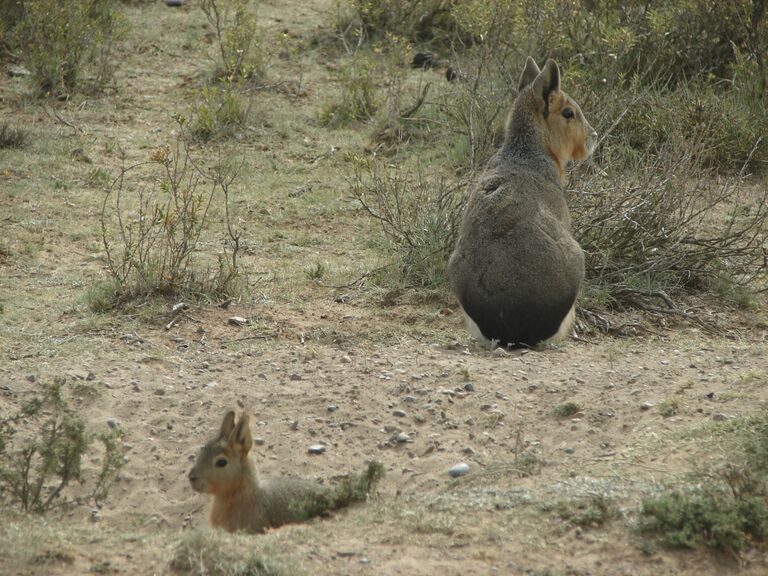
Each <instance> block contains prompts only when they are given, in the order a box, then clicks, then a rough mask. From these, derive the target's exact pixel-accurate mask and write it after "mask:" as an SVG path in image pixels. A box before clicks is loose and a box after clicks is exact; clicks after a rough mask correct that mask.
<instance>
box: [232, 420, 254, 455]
mask: <svg viewBox="0 0 768 576" xmlns="http://www.w3.org/2000/svg"><path fill="white" fill-rule="evenodd" d="M227 444H228V445H229V447H230V448H232V449H234V450H236V451H237V452H239V453H240V455H241V456H242V457H243V458H245V457H246V456H247V455H248V452H250V451H251V447H252V446H253V437H252V436H251V424H250V418H248V414H246V413H245V412H243V415H242V416H241V417H240V421H239V422H238V423H237V425H236V426H235V429H234V430H232V433H231V434H230V435H229V439H228V440H227Z"/></svg>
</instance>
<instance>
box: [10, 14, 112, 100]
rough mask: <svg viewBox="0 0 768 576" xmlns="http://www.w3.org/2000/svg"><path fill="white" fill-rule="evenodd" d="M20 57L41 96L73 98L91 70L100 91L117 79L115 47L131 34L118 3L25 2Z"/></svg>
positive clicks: (21, 26) (19, 25)
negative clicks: (75, 91) (70, 96)
mask: <svg viewBox="0 0 768 576" xmlns="http://www.w3.org/2000/svg"><path fill="white" fill-rule="evenodd" d="M20 1H21V5H22V6H23V10H24V13H23V18H22V19H21V21H20V22H19V24H18V26H17V32H18V39H19V45H20V47H21V54H22V57H23V59H24V62H25V63H26V65H27V67H28V68H29V70H30V73H31V74H30V76H31V79H32V82H33V84H34V90H35V92H36V93H37V94H38V95H47V94H51V95H53V96H66V95H69V94H70V93H71V92H72V91H73V90H75V88H77V87H79V85H80V84H81V81H82V79H83V76H84V72H85V71H86V69H88V70H90V71H91V72H92V74H93V76H94V80H95V84H96V86H97V87H101V86H104V85H105V84H106V83H107V82H108V81H109V80H110V79H111V77H112V63H111V52H112V49H113V46H114V42H116V41H117V40H119V39H120V38H122V37H123V36H124V35H125V33H126V32H127V24H126V21H125V20H124V19H123V18H122V17H121V16H120V14H119V13H118V12H117V5H118V2H117V0H103V1H97V0H20Z"/></svg>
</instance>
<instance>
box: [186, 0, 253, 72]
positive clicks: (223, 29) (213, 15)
mask: <svg viewBox="0 0 768 576" xmlns="http://www.w3.org/2000/svg"><path fill="white" fill-rule="evenodd" d="M200 8H201V9H202V10H203V12H204V13H205V17H206V18H207V19H208V24H209V25H210V26H211V28H213V31H214V33H215V35H216V48H217V49H218V54H217V55H216V59H217V70H216V73H215V75H216V77H217V78H219V79H223V80H226V81H229V82H236V81H239V80H245V79H258V78H260V77H261V76H262V75H263V74H264V71H265V68H266V58H265V55H264V48H263V46H262V43H261V30H260V28H259V26H258V21H257V18H256V12H255V8H254V7H253V3H251V2H249V0H201V2H200Z"/></svg>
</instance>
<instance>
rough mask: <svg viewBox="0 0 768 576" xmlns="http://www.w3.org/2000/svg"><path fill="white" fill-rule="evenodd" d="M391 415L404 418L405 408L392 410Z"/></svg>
mask: <svg viewBox="0 0 768 576" xmlns="http://www.w3.org/2000/svg"><path fill="white" fill-rule="evenodd" d="M392 416H397V417H398V418H405V416H406V414H405V410H393V411H392Z"/></svg>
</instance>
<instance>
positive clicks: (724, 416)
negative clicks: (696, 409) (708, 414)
mask: <svg viewBox="0 0 768 576" xmlns="http://www.w3.org/2000/svg"><path fill="white" fill-rule="evenodd" d="M730 419H731V417H730V416H728V415H727V414H723V413H722V412H715V413H714V414H712V420H714V421H715V422H724V421H725V420H730Z"/></svg>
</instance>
